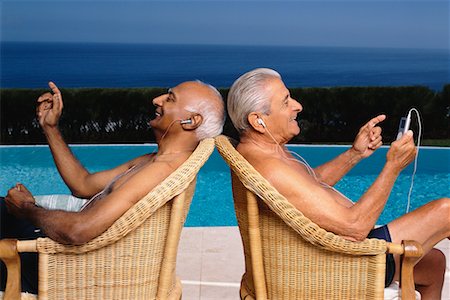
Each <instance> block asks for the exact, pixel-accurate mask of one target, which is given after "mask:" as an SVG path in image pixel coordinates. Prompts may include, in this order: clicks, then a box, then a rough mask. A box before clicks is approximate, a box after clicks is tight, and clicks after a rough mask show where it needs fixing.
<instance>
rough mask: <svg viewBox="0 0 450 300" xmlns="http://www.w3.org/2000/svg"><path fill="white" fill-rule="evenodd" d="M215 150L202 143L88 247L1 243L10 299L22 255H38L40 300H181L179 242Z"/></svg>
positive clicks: (41, 240) (43, 241) (15, 294)
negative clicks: (177, 269) (198, 178)
mask: <svg viewBox="0 0 450 300" xmlns="http://www.w3.org/2000/svg"><path fill="white" fill-rule="evenodd" d="M213 149H214V140H213V139H212V138H210V139H205V140H203V141H202V142H200V144H199V146H198V147H197V149H196V150H195V151H194V153H193V154H192V155H191V156H190V157H189V158H188V159H187V160H186V162H184V163H183V164H182V165H181V166H180V167H179V168H178V169H177V170H176V171H175V172H173V173H172V174H171V175H170V176H169V177H168V178H166V179H165V180H164V181H163V182H162V183H160V184H159V185H158V186H156V187H155V188H154V189H153V190H152V191H150V192H149V193H148V194H147V195H146V196H145V197H144V198H143V199H141V200H140V201H139V202H138V203H136V204H135V205H134V206H133V207H132V208H130V209H129V210H128V211H127V212H126V213H125V214H124V215H122V216H121V217H120V218H119V219H118V220H117V221H116V222H115V223H114V224H113V225H112V226H111V227H110V228H109V229H108V230H106V231H105V232H104V233H103V234H101V235H100V236H98V237H97V238H95V239H93V240H92V241H90V242H88V243H86V244H84V245H81V246H68V245H62V244H59V243H56V242H54V241H52V240H51V239H49V238H39V239H37V240H31V241H16V240H2V241H0V257H1V259H2V260H3V261H4V262H5V264H6V265H7V268H8V281H7V287H6V291H5V299H19V298H20V259H19V256H18V252H38V253H39V255H38V257H39V283H38V296H37V297H38V299H146V300H147V299H180V298H181V283H180V281H179V279H178V278H176V275H175V267H176V257H177V248H178V242H179V238H180V234H181V230H182V227H183V224H184V221H185V218H186V215H187V212H188V210H189V205H190V202H191V199H192V195H193V192H194V189H195V181H196V180H195V179H196V175H197V172H198V171H199V169H200V168H201V167H202V166H203V164H204V163H205V162H206V160H207V159H208V158H209V156H210V154H211V153H212V151H213ZM172 199H173V200H172ZM170 200H172V201H170ZM23 295H25V294H23ZM29 295H30V294H28V296H29Z"/></svg>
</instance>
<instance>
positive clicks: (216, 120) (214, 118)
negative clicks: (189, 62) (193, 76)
mask: <svg viewBox="0 0 450 300" xmlns="http://www.w3.org/2000/svg"><path fill="white" fill-rule="evenodd" d="M195 82H197V83H200V84H202V85H204V86H206V87H207V88H209V89H210V90H211V91H212V92H213V94H214V95H215V97H214V98H204V99H199V100H198V101H196V103H195V104H194V105H190V106H188V107H186V110H187V111H189V112H192V113H198V114H200V115H201V116H202V117H203V122H202V124H201V125H200V126H199V127H198V128H197V129H196V131H195V132H196V134H197V138H198V139H199V140H203V139H205V138H210V137H215V136H217V135H219V134H221V133H222V130H223V124H224V123H225V108H224V103H223V98H222V95H221V94H220V93H219V91H218V90H217V89H216V88H215V87H213V86H212V85H210V84H207V83H204V82H202V81H200V80H196V81H195Z"/></svg>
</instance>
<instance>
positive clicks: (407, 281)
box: [400, 241, 423, 300]
mask: <svg viewBox="0 0 450 300" xmlns="http://www.w3.org/2000/svg"><path fill="white" fill-rule="evenodd" d="M402 244H403V247H404V251H405V252H404V254H403V255H402V256H401V258H400V264H401V272H400V287H401V289H402V299H403V300H410V299H416V294H415V285H414V266H415V265H416V263H417V261H418V260H419V259H420V258H421V257H422V255H423V250H422V246H421V245H420V244H419V243H418V242H416V241H402Z"/></svg>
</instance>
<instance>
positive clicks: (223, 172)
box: [0, 145, 450, 226]
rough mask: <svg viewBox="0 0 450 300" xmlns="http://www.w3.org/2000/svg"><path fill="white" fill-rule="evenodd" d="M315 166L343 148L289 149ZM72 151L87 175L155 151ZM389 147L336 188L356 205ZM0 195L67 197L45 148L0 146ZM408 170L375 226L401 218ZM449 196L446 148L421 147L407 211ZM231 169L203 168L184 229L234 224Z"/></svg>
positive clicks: (449, 152) (215, 162)
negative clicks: (23, 189) (19, 186)
mask: <svg viewBox="0 0 450 300" xmlns="http://www.w3.org/2000/svg"><path fill="white" fill-rule="evenodd" d="M290 148H291V149H292V150H294V151H296V152H297V153H299V154H301V155H302V156H303V157H304V158H305V159H306V160H307V161H308V162H309V163H310V164H311V165H312V166H313V167H314V166H317V165H320V164H322V163H323V162H326V161H328V160H329V159H331V158H333V157H335V156H336V155H338V154H339V153H341V152H343V151H344V150H345V149H346V147H319V146H290ZM72 150H73V152H74V153H75V155H76V156H77V157H78V158H79V159H80V161H81V162H82V163H83V164H84V165H85V166H86V167H87V168H88V169H89V170H90V171H91V172H95V171H100V170H104V169H108V168H112V167H114V166H116V165H118V164H120V163H123V162H125V161H127V160H130V159H132V158H134V157H136V156H138V155H141V154H144V153H148V152H153V151H154V150H155V146H152V145H144V146H73V147H72ZM386 151H387V148H384V147H383V148H381V149H379V150H378V151H377V152H375V154H374V155H372V156H371V157H370V158H368V159H366V160H364V161H363V162H361V163H360V164H359V165H357V166H356V167H355V168H354V169H353V170H352V171H351V172H350V173H349V174H348V175H347V176H345V177H344V178H343V179H342V180H341V181H340V182H339V183H338V184H337V185H336V187H337V188H338V189H339V190H340V191H341V192H343V193H344V194H345V195H346V196H348V197H349V198H350V199H352V200H358V199H359V197H360V196H361V195H362V194H363V193H364V192H365V190H367V188H368V187H369V186H370V184H371V183H372V182H373V181H374V180H375V178H376V176H377V174H378V173H379V172H380V171H381V168H382V167H383V164H384V160H385V155H386ZM0 162H1V164H0V195H4V194H5V193H6V191H7V190H8V189H9V188H10V187H11V186H13V185H14V184H15V183H16V182H22V183H23V184H25V185H26V186H27V187H28V188H29V189H30V191H31V192H32V193H33V194H35V195H45V194H52V193H53V194H68V193H69V190H68V189H67V187H66V186H65V185H64V183H63V181H62V180H61V178H60V176H59V174H58V172H57V170H56V168H55V166H54V164H53V161H52V158H51V154H50V151H49V149H48V147H46V146H31V147H7V146H6V147H0ZM411 174H412V168H411V167H408V168H407V169H405V170H404V172H403V173H402V174H401V175H400V177H399V178H398V180H397V182H396V184H395V186H394V188H393V190H392V193H391V196H390V198H389V200H388V202H387V205H386V208H385V210H384V211H383V213H382V214H381V216H380V218H379V220H378V222H377V223H378V224H384V223H387V222H389V221H391V220H393V219H395V218H397V217H399V216H401V215H402V214H404V212H405V209H406V203H407V194H408V190H409V186H410V181H411ZM449 195H450V148H423V149H421V150H420V153H419V162H418V172H417V174H416V177H415V184H414V189H413V194H412V197H411V209H412V210H413V209H415V208H417V207H419V206H421V205H423V204H425V203H427V202H429V201H430V200H433V199H437V198H440V197H448V196H449ZM236 224H237V223H236V217H235V215H234V208H233V201H232V195H231V182H230V175H229V169H228V167H227V165H226V164H225V162H224V161H223V160H222V158H221V157H220V155H219V154H218V153H217V152H216V151H215V152H214V153H213V155H212V156H211V158H210V159H209V160H208V162H207V163H206V164H205V166H204V167H203V168H202V169H201V171H200V173H199V176H198V180H197V188H196V191H195V195H194V199H193V201H192V205H191V209H190V212H189V215H188V218H187V221H186V226H234V225H236Z"/></svg>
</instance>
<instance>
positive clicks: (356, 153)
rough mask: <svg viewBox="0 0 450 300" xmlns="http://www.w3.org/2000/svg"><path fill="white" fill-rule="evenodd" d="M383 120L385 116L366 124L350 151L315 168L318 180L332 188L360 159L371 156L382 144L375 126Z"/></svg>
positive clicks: (379, 131)
mask: <svg viewBox="0 0 450 300" xmlns="http://www.w3.org/2000/svg"><path fill="white" fill-rule="evenodd" d="M384 119H386V116H385V115H379V116H377V117H375V118H373V119H372V120H370V121H369V122H367V123H366V124H365V125H364V126H362V127H361V129H360V130H359V132H358V134H357V136H356V138H355V141H354V142H353V145H352V147H351V148H350V149H348V150H347V151H345V152H344V153H342V154H340V155H339V156H337V157H336V158H334V159H333V160H331V161H329V162H327V163H325V164H323V165H321V166H319V167H317V168H315V169H314V171H315V172H316V174H317V176H318V178H319V180H321V181H323V182H325V183H326V184H328V185H330V186H333V185H335V184H336V183H337V182H338V181H339V180H341V178H342V177H343V176H344V175H345V174H347V173H348V172H349V171H350V170H351V169H352V168H353V167H354V166H355V165H356V164H357V163H359V162H360V161H361V160H362V159H364V158H366V157H369V156H370V155H372V154H373V152H375V150H376V149H378V148H379V147H380V146H381V145H382V144H383V143H382V137H381V128H380V127H379V126H376V125H377V124H378V123H380V122H382V121H384Z"/></svg>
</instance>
